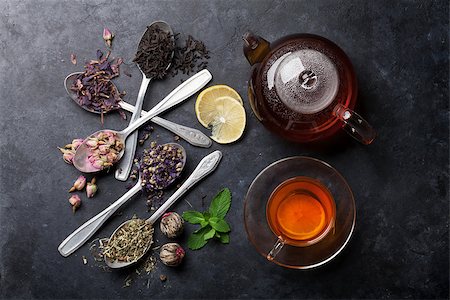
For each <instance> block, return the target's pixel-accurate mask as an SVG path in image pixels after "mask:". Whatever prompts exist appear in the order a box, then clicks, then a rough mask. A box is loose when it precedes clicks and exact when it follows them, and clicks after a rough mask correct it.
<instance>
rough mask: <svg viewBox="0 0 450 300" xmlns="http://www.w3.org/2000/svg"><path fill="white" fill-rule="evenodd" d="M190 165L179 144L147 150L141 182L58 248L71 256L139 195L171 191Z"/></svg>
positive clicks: (184, 151)
mask: <svg viewBox="0 0 450 300" xmlns="http://www.w3.org/2000/svg"><path fill="white" fill-rule="evenodd" d="M185 164H186V150H185V149H184V148H183V147H182V146H181V145H179V144H177V143H167V144H163V145H154V147H152V148H150V149H146V150H144V153H143V155H142V158H141V160H140V162H139V171H140V172H139V180H138V182H137V183H136V185H135V186H134V187H132V188H131V189H130V190H128V192H126V193H125V194H124V195H123V196H122V197H120V198H119V199H118V200H116V201H115V202H114V203H113V204H111V205H110V206H108V207H107V208H105V209H104V210H103V211H101V212H100V213H98V214H97V215H96V216H94V217H92V218H91V219H89V220H88V221H86V222H85V223H84V224H83V225H81V226H80V227H78V229H76V230H75V231H74V232H73V233H72V234H70V235H69V236H68V237H67V238H66V239H65V240H64V241H63V242H62V243H61V244H60V245H59V247H58V250H59V252H60V253H61V255H62V256H69V255H70V254H72V253H73V252H74V251H76V250H77V249H78V248H79V247H81V246H82V245H83V244H84V243H85V242H86V241H87V240H88V239H89V238H90V237H91V236H92V235H93V234H94V233H95V232H96V231H97V230H98V229H99V228H100V227H101V226H102V225H103V224H104V223H105V222H106V220H107V219H108V218H109V217H110V216H111V215H112V214H113V213H114V212H116V211H117V209H119V207H121V206H122V205H123V204H124V203H126V202H127V201H128V200H129V199H131V197H133V196H134V195H135V194H136V193H137V192H139V191H141V190H142V191H144V192H146V193H151V192H154V191H157V190H162V189H165V188H167V187H169V186H170V185H171V184H172V183H173V182H174V181H175V180H176V179H177V178H178V177H179V176H180V174H181V172H182V170H183V168H184V166H185Z"/></svg>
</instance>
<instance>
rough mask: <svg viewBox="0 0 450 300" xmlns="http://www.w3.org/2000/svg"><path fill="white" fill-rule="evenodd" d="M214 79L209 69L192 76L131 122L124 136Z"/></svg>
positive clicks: (123, 131)
mask: <svg viewBox="0 0 450 300" xmlns="http://www.w3.org/2000/svg"><path fill="white" fill-rule="evenodd" d="M211 79H212V75H211V73H209V71H208V70H202V71H200V72H198V73H197V74H195V75H193V76H192V77H190V78H188V79H187V80H186V81H185V82H183V83H182V84H180V85H179V86H178V87H177V88H176V89H174V90H173V91H172V92H171V93H170V94H169V95H167V96H166V97H165V98H164V99H163V100H161V101H160V102H159V103H158V104H157V105H156V106H155V107H153V108H152V109H151V110H150V111H149V112H147V114H146V115H145V116H144V117H141V118H139V119H138V120H137V121H136V122H134V123H132V124H130V125H129V126H128V127H127V128H125V129H124V130H122V132H121V133H122V134H123V135H124V136H126V137H127V136H128V135H129V134H130V133H131V132H133V131H135V130H136V129H138V128H139V127H140V126H142V125H143V124H145V123H147V122H148V121H149V120H150V119H152V118H153V117H155V116H157V115H158V114H160V113H162V112H164V111H166V110H168V109H169V108H171V107H173V106H175V105H177V104H179V103H181V102H183V101H184V100H186V99H187V98H189V97H190V96H192V95H193V94H195V93H196V92H198V91H199V90H200V89H202V88H203V87H204V86H205V85H206V84H207V83H208V82H209V81H210V80H211Z"/></svg>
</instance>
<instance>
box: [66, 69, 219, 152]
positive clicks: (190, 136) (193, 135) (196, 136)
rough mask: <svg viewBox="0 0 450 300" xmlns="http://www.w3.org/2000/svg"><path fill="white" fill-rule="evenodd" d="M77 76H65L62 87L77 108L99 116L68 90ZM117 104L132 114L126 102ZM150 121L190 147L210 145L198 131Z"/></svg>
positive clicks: (175, 124)
mask: <svg viewBox="0 0 450 300" xmlns="http://www.w3.org/2000/svg"><path fill="white" fill-rule="evenodd" d="M79 74H83V72H74V73H71V74H69V75H67V77H66V79H64V87H65V89H66V92H67V94H68V95H69V97H70V99H72V100H73V101H74V102H75V103H76V104H77V105H78V106H80V107H81V108H83V109H84V110H86V111H88V112H91V113H94V114H101V112H100V111H97V110H95V109H92V108H89V107H87V106H85V105H81V104H80V103H79V102H78V99H77V95H76V93H75V92H74V91H72V90H71V89H70V87H71V86H72V84H73V82H74V81H75V80H76V77H77V76H78V75H79ZM111 83H112V84H113V86H114V88H115V89H116V90H118V89H117V87H116V85H115V84H114V83H113V82H111ZM206 84H207V83H205V85H206ZM202 88H203V86H202V87H199V90H200V89H202ZM118 104H119V106H120V108H122V109H124V110H126V111H128V112H131V113H133V112H134V110H135V107H134V106H133V105H132V104H130V103H128V102H125V101H120V102H119V103H118ZM108 112H109V111H108ZM146 113H147V111H144V110H141V117H143V116H145V114H146ZM151 121H152V122H153V123H155V124H157V125H159V126H161V127H163V128H166V129H167V130H169V131H171V132H173V133H174V134H176V135H178V136H179V137H180V138H182V139H183V140H185V141H186V142H188V143H189V144H191V145H192V146H196V147H202V148H209V147H211V145H212V141H211V139H210V138H209V137H208V136H207V135H205V134H204V133H203V132H201V131H200V130H198V129H195V128H191V127H187V126H183V125H180V124H177V123H174V122H171V121H169V120H166V119H163V118H161V117H158V116H156V117H153V118H152V119H151Z"/></svg>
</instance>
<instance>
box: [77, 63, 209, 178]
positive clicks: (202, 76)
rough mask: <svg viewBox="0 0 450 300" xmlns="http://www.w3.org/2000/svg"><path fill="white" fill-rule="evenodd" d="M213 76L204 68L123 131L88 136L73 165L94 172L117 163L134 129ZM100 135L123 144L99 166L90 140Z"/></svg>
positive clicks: (178, 101)
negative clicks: (110, 157)
mask: <svg viewBox="0 0 450 300" xmlns="http://www.w3.org/2000/svg"><path fill="white" fill-rule="evenodd" d="M211 78H212V75H211V73H210V72H209V71H208V70H202V71H200V72H198V73H197V74H195V75H194V76H192V77H190V78H189V79H187V80H186V81H185V82H183V83H182V84H180V85H179V86H178V87H177V88H176V89H174V90H173V91H172V92H171V93H170V94H169V95H167V97H165V98H164V99H163V100H161V101H160V102H159V103H158V104H157V105H156V106H155V107H153V108H152V109H151V110H150V111H148V112H147V114H145V115H144V116H143V117H141V118H139V119H137V120H136V121H135V122H133V123H131V124H130V125H128V127H127V128H125V129H123V130H122V131H115V130H111V129H105V130H99V131H97V132H94V133H93V134H91V135H90V136H88V137H87V138H86V139H85V140H84V141H83V143H82V144H81V145H80V146H79V147H78V148H77V150H76V152H75V155H74V157H73V165H74V166H75V168H77V169H78V170H79V171H81V172H84V173H94V172H98V171H101V170H103V169H105V168H108V167H110V166H111V165H113V164H115V163H116V162H118V161H119V160H120V158H122V156H123V154H124V152H125V147H124V146H126V144H125V143H126V139H127V137H128V136H129V135H130V134H131V133H132V132H133V131H135V130H136V129H138V128H139V127H141V126H142V125H143V124H145V123H146V122H148V121H149V120H151V119H152V118H153V117H155V116H157V115H158V114H160V113H162V112H164V111H166V110H168V109H170V108H172V107H173V106H175V105H177V104H179V103H181V102H183V101H184V100H186V99H187V98H189V97H190V96H192V95H193V94H195V93H196V92H197V91H198V90H199V87H200V88H201V87H203V86H205V85H206V83H207V82H209V81H210V80H211ZM100 135H107V136H109V137H111V139H110V140H114V141H115V145H121V147H117V149H118V150H117V151H118V152H117V153H115V154H114V156H113V158H112V159H111V160H109V161H108V162H107V165H106V164H105V165H103V166H99V164H98V163H100V164H101V163H102V161H99V160H97V161H96V163H93V162H91V160H92V159H91V158H92V154H93V149H92V146H91V145H90V141H91V140H94V141H95V140H97V137H98V136H100ZM106 151H108V149H106Z"/></svg>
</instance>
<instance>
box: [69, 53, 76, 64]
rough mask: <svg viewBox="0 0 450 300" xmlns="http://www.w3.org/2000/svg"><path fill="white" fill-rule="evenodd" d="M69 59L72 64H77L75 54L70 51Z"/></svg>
mask: <svg viewBox="0 0 450 300" xmlns="http://www.w3.org/2000/svg"><path fill="white" fill-rule="evenodd" d="M70 61H71V62H72V64H74V65H76V64H77V56H76V55H75V53H71V54H70Z"/></svg>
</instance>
